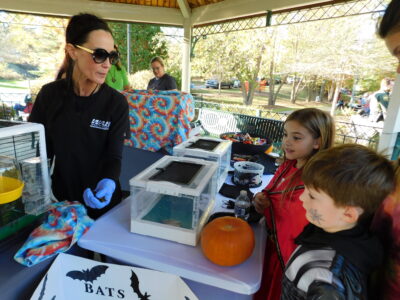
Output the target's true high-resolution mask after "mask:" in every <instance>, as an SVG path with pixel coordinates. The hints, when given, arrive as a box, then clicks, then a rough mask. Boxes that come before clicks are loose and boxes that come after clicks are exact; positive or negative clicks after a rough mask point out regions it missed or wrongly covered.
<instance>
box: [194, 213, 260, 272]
mask: <svg viewBox="0 0 400 300" xmlns="http://www.w3.org/2000/svg"><path fill="white" fill-rule="evenodd" d="M254 244H255V240H254V232H253V229H252V228H251V227H250V225H249V224H247V222H246V221H243V220H242V219H239V218H235V217H221V218H217V219H215V220H213V221H211V222H210V223H208V224H207V225H206V226H205V227H204V228H203V231H202V232H201V249H202V250H203V253H204V255H205V256H206V257H207V258H208V259H209V260H211V261H212V262H213V263H215V264H217V265H220V266H234V265H238V264H240V263H242V262H244V261H245V260H246V259H248V258H249V257H250V255H251V254H252V253H253V249H254Z"/></svg>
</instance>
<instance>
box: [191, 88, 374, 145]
mask: <svg viewBox="0 0 400 300" xmlns="http://www.w3.org/2000/svg"><path fill="white" fill-rule="evenodd" d="M195 108H196V109H201V108H209V109H215V110H220V111H224V112H229V113H234V114H243V115H250V116H256V117H261V118H267V119H274V120H280V121H285V120H286V118H287V116H288V115H289V113H287V112H274V111H271V110H265V109H261V108H257V107H252V106H244V105H232V104H226V103H216V102H209V101H202V98H201V97H200V96H197V95H196V96H195ZM335 123H336V137H335V143H336V144H345V143H356V144H361V145H365V146H367V147H370V148H372V149H375V150H376V149H377V147H378V143H379V137H380V134H381V131H382V128H381V127H377V126H367V125H359V124H355V123H353V122H342V121H336V122H335Z"/></svg>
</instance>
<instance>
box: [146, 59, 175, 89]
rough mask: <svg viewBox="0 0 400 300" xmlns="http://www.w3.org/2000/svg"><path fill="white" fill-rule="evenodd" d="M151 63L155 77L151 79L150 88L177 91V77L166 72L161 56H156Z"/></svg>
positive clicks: (148, 87) (148, 86)
mask: <svg viewBox="0 0 400 300" xmlns="http://www.w3.org/2000/svg"><path fill="white" fill-rule="evenodd" d="M150 65H151V69H152V70H153V74H154V76H155V77H154V78H153V79H151V80H150V81H149V84H148V85H147V89H148V90H159V91H177V86H176V81H175V78H174V77H172V76H170V75H168V74H167V73H165V70H164V61H163V60H162V58H161V57H159V56H156V57H154V58H153V59H152V60H151V62H150Z"/></svg>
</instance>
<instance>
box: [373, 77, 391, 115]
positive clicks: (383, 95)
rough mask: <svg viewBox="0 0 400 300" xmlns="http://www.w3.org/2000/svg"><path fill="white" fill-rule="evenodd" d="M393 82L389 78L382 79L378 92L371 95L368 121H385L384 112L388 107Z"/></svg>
mask: <svg viewBox="0 0 400 300" xmlns="http://www.w3.org/2000/svg"><path fill="white" fill-rule="evenodd" d="M392 84H393V81H392V80H391V79H390V78H383V79H382V80H381V85H380V89H379V91H376V92H375V93H373V94H372V95H371V96H370V98H369V100H370V102H369V107H370V121H372V122H379V121H380V120H385V119H386V111H387V108H388V106H389V96H390V93H391V92H392V87H393V86H392Z"/></svg>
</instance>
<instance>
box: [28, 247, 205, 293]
mask: <svg viewBox="0 0 400 300" xmlns="http://www.w3.org/2000/svg"><path fill="white" fill-rule="evenodd" d="M33 299H34V300H67V299H68V300H70V299H85V300H86V299H88V300H90V299H102V300H104V299H129V300H131V299H132V300H136V299H139V300H158V299H159V300H165V299H174V300H198V298H197V297H196V296H195V295H194V294H193V292H192V291H191V290H190V289H189V287H188V286H187V285H186V284H185V283H184V282H183V280H182V279H181V278H180V277H178V276H176V275H172V274H167V273H162V272H158V271H152V270H147V269H141V268H136V267H128V266H120V265H114V264H107V263H101V262H98V261H94V260H90V259H85V258H81V257H77V256H73V255H69V254H59V255H58V257H57V258H56V259H55V261H54V262H53V264H52V266H51V268H50V269H49V271H48V272H47V274H46V275H45V277H44V278H43V279H42V281H41V282H40V284H39V285H38V287H37V288H36V290H35V292H34V294H33V295H32V297H31V300H33Z"/></svg>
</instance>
